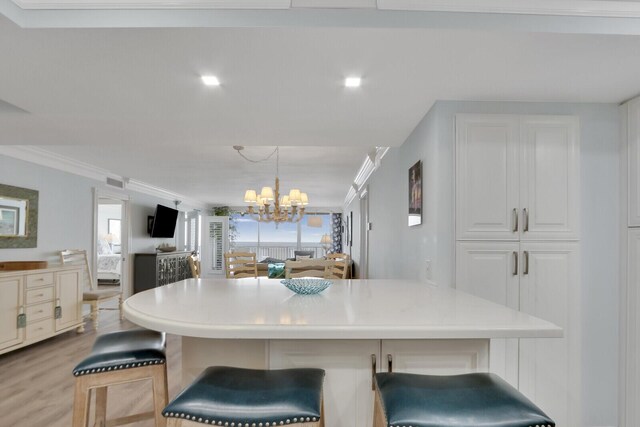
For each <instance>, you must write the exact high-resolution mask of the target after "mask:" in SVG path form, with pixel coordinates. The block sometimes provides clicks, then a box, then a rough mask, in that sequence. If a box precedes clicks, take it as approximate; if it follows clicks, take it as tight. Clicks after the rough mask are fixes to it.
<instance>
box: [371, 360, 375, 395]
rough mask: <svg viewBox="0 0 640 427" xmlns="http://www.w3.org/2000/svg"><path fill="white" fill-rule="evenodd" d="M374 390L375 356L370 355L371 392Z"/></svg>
mask: <svg viewBox="0 0 640 427" xmlns="http://www.w3.org/2000/svg"><path fill="white" fill-rule="evenodd" d="M375 389H376V355H375V354H372V355H371V390H374V391H375Z"/></svg>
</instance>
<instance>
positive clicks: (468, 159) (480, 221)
mask: <svg viewBox="0 0 640 427" xmlns="http://www.w3.org/2000/svg"><path fill="white" fill-rule="evenodd" d="M518 138H519V135H518V117H517V116H500V115H457V116H456V233H457V238H458V239H490V240H518V238H519V237H518V231H517V228H518V225H519V224H518V207H519V196H518V191H519V189H518V186H519V185H518Z"/></svg>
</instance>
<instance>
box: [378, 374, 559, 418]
mask: <svg viewBox="0 0 640 427" xmlns="http://www.w3.org/2000/svg"><path fill="white" fill-rule="evenodd" d="M478 426H482V427H550V426H553V427H555V423H554V422H553V421H552V420H551V418H549V417H548V416H547V415H546V414H545V413H544V412H542V411H541V410H540V408H538V407H537V406H536V405H534V404H533V403H532V402H531V401H530V400H528V399H527V398H526V397H524V396H523V395H522V393H520V392H519V391H518V390H516V389H515V388H513V387H511V385H509V384H508V383H507V382H506V381H504V380H503V379H502V378H500V377H499V376H497V375H494V374H484V373H478V374H465V375H453V376H440V375H415V374H403V373H380V374H376V403H375V409H374V427H478Z"/></svg>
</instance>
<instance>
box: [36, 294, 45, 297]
mask: <svg viewBox="0 0 640 427" xmlns="http://www.w3.org/2000/svg"><path fill="white" fill-rule="evenodd" d="M36 296H37V297H43V296H44V294H38V295H36Z"/></svg>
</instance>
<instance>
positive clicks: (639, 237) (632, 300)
mask: <svg viewBox="0 0 640 427" xmlns="http://www.w3.org/2000/svg"><path fill="white" fill-rule="evenodd" d="M627 244H628V245H629V250H628V255H627V256H628V260H627V283H628V287H627V298H626V300H627V302H626V304H627V307H626V308H627V310H626V311H627V331H626V335H627V337H626V341H627V346H626V347H627V349H626V357H625V363H626V366H625V371H626V384H625V396H624V397H623V399H624V401H625V406H626V408H625V418H626V425H628V426H637V425H640V407H638V402H640V363H638V360H640V229H638V228H633V229H630V230H629V235H628V243H627Z"/></svg>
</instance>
